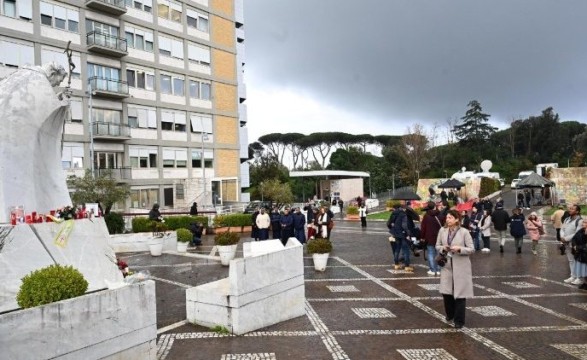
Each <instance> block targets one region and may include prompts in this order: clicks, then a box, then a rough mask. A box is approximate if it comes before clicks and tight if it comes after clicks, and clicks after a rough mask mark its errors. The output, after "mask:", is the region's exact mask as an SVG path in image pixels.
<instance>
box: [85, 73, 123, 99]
mask: <svg viewBox="0 0 587 360" xmlns="http://www.w3.org/2000/svg"><path fill="white" fill-rule="evenodd" d="M89 84H90V90H91V91H92V94H93V95H96V96H103V97H109V98H117V99H123V98H127V97H129V94H128V83H127V82H126V81H122V80H115V79H108V78H103V77H97V76H94V77H91V78H90V79H89Z"/></svg>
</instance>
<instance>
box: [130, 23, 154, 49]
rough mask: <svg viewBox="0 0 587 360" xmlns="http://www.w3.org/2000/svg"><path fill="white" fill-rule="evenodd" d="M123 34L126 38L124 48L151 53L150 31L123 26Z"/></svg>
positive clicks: (151, 37) (151, 35) (151, 39)
mask: <svg viewBox="0 0 587 360" xmlns="http://www.w3.org/2000/svg"><path fill="white" fill-rule="evenodd" d="M124 34H125V36H126V46H128V47H130V48H133V49H137V50H143V51H148V52H153V32H152V31H148V30H141V29H136V28H133V27H130V26H125V27H124Z"/></svg>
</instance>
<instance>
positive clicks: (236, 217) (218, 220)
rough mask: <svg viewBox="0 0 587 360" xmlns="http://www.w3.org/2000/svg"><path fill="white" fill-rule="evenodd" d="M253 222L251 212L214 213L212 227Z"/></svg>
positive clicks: (247, 224) (246, 224)
mask: <svg viewBox="0 0 587 360" xmlns="http://www.w3.org/2000/svg"><path fill="white" fill-rule="evenodd" d="M252 224H253V215H252V214H226V215H216V217H215V218H214V227H224V226H251V225H252Z"/></svg>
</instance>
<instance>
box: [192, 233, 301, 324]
mask: <svg viewBox="0 0 587 360" xmlns="http://www.w3.org/2000/svg"><path fill="white" fill-rule="evenodd" d="M275 241H277V242H279V247H277V246H274V245H273V244H272V243H270V245H269V246H268V247H269V248H274V250H273V251H271V252H265V250H266V249H264V250H259V249H261V248H262V246H257V245H255V246H252V247H249V251H250V253H249V256H248V257H245V258H242V259H236V260H232V261H231V262H230V268H229V270H228V278H225V279H221V280H218V281H214V282H211V283H208V284H203V285H200V286H196V287H193V288H190V289H187V290H186V313H187V319H188V321H190V322H193V323H196V324H200V325H204V326H210V327H211V326H215V325H222V326H225V327H227V328H228V329H230V330H231V331H232V332H233V333H235V334H238V335H240V334H244V333H246V332H249V331H253V330H256V329H259V328H262V327H265V326H269V325H272V324H276V323H278V322H281V321H284V320H289V319H292V318H295V317H298V316H302V315H304V314H305V308H304V302H305V288H304V263H303V247H302V245H301V244H300V243H299V242H298V241H297V240H296V239H295V238H290V239H289V240H288V242H287V244H286V246H285V247H284V246H283V245H282V244H281V241H280V240H275ZM261 243H264V242H261ZM256 250H259V251H258V252H260V254H258V255H252V253H254V252H255V251H256Z"/></svg>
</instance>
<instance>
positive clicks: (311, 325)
mask: <svg viewBox="0 0 587 360" xmlns="http://www.w3.org/2000/svg"><path fill="white" fill-rule="evenodd" d="M547 227H549V225H547ZM548 231H549V233H548V234H547V235H546V236H545V238H544V239H543V240H541V241H540V244H539V248H538V254H537V255H533V254H532V252H531V251H530V241H529V240H525V241H524V246H523V250H522V254H516V253H515V249H514V244H513V239H511V238H508V241H507V242H506V246H505V252H504V253H503V254H501V253H499V244H498V243H497V240H496V239H495V238H492V241H491V253H490V254H482V253H480V252H477V253H475V254H474V255H472V257H471V260H472V264H473V281H474V284H475V297H474V298H473V299H469V300H468V301H467V313H466V323H465V327H464V328H462V329H455V328H454V327H452V326H450V325H449V324H447V323H446V322H445V321H444V316H445V315H444V311H443V303H442V298H441V296H440V294H439V292H438V286H439V277H435V276H428V275H427V274H426V272H427V270H428V267H427V265H426V263H425V262H424V260H423V257H422V256H420V257H417V258H413V259H412V265H413V266H415V271H414V272H413V273H406V272H404V271H403V270H392V266H391V265H392V263H393V262H392V258H391V248H390V246H389V242H388V240H387V237H388V235H387V232H386V229H385V224H384V222H369V224H368V228H367V230H361V228H360V225H359V223H358V222H346V221H337V223H336V226H335V229H334V230H333V245H334V250H333V252H332V253H331V257H330V259H329V261H328V268H327V269H326V271H325V272H323V273H320V272H316V271H315V270H314V268H313V265H312V260H311V257H310V256H308V255H305V258H304V263H305V279H306V316H303V317H299V318H296V319H293V320H290V321H286V322H283V323H280V324H277V325H274V326H270V327H267V328H264V329H259V330H258V331H254V332H251V333H248V334H246V335H244V336H232V335H222V334H218V333H216V332H213V331H212V330H210V329H208V328H204V327H201V326H196V325H192V324H188V323H186V322H185V318H186V314H185V290H186V289H187V288H188V287H191V286H196V285H200V284H204V283H207V282H210V281H214V280H218V279H221V278H224V277H227V276H228V268H227V267H223V266H221V265H220V263H219V262H217V261H212V260H206V259H200V258H194V257H189V256H182V255H171V254H164V255H163V256H161V257H151V256H150V255H149V254H147V253H135V254H121V258H122V259H124V260H125V261H127V262H128V263H129V266H130V268H131V270H133V271H139V270H149V272H150V273H151V275H152V276H153V278H154V279H155V281H156V286H157V327H158V329H159V335H158V338H157V350H158V358H159V359H167V360H171V359H206V360H208V359H210V360H228V359H231V360H237V359H238V360H245V359H263V360H270V359H277V360H284V359H313V360H314V359H409V360H411V359H447V360H448V359H463V360H464V359H549V360H550V359H583V360H585V359H587V291H581V290H578V288H577V286H575V285H568V284H565V283H563V282H562V280H564V279H566V278H567V277H568V276H569V269H568V262H567V260H566V256H561V255H560V253H559V251H558V248H557V245H556V242H555V241H554V231H553V230H552V227H550V228H549V229H548ZM243 241H250V239H248V238H243V239H242V240H241V243H242V242H243ZM212 242H213V240H212V237H211V236H206V237H205V239H204V246H202V247H200V248H199V249H197V252H198V253H201V254H206V253H209V252H210V250H211V248H212ZM241 247H242V245H240V246H239V250H242V249H241ZM191 251H193V250H191ZM237 256H242V252H239V254H237Z"/></svg>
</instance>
